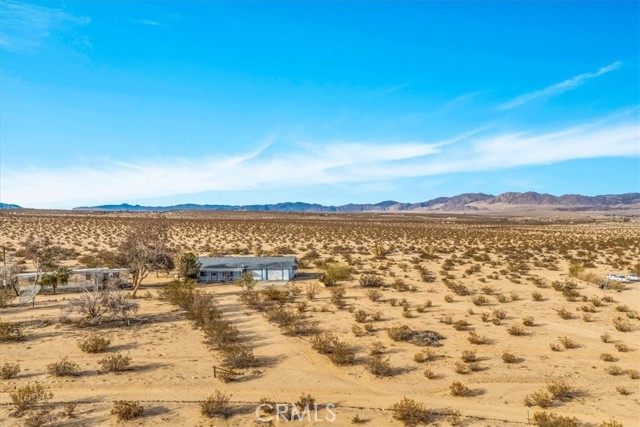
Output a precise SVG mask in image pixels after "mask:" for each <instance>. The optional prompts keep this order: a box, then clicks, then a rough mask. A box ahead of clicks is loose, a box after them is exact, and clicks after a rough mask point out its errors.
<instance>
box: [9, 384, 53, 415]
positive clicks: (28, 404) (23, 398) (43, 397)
mask: <svg viewBox="0 0 640 427" xmlns="http://www.w3.org/2000/svg"><path fill="white" fill-rule="evenodd" d="M9 397H10V398H11V403H12V404H13V405H15V407H16V409H17V410H18V411H19V412H22V411H25V410H27V409H31V408H33V407H35V406H37V405H39V404H42V403H45V402H48V401H49V400H51V398H52V397H53V394H52V393H51V392H50V391H49V390H48V389H46V388H45V387H44V386H43V385H42V384H27V385H25V386H22V387H18V388H16V390H15V391H13V392H12V393H9Z"/></svg>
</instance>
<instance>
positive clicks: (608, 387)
mask: <svg viewBox="0 0 640 427" xmlns="http://www.w3.org/2000/svg"><path fill="white" fill-rule="evenodd" d="M159 220H162V221H165V222H166V223H167V224H168V226H169V227H170V229H171V238H172V242H171V243H172V246H173V247H174V248H175V249H179V250H183V251H185V250H190V251H194V252H196V253H198V254H200V255H209V254H217V255H220V254H229V255H231V254H234V253H247V254H252V253H266V254H276V253H277V254H294V255H296V256H297V257H298V258H299V259H302V260H303V268H301V269H300V271H299V272H300V274H299V276H298V278H297V279H296V280H294V281H292V282H290V283H288V284H287V285H286V286H285V287H283V289H291V288H298V289H300V290H301V291H302V292H301V293H300V294H299V295H297V296H296V297H295V300H294V301H293V302H290V303H288V305H287V306H289V307H290V308H292V309H296V308H297V306H298V304H299V303H302V302H306V307H304V316H305V318H306V319H305V321H307V322H315V323H316V324H317V326H318V328H319V329H320V330H321V331H331V332H333V333H334V334H335V335H337V336H338V337H339V338H340V339H341V340H342V341H345V342H347V343H349V344H350V346H351V348H352V349H353V350H355V356H356V357H355V362H354V363H353V364H350V365H347V366H336V365H334V364H332V363H331V362H330V360H329V358H328V357H327V356H326V355H322V354H319V353H318V352H316V351H315V350H314V349H313V348H312V346H311V343H310V337H309V336H291V335H286V334H285V333H283V330H282V329H281V328H279V327H278V326H277V325H275V324H273V323H270V322H269V321H268V320H267V318H266V316H265V315H264V313H261V312H259V311H256V310H254V309H252V308H250V307H249V306H247V305H246V304H244V303H243V302H242V301H241V300H240V298H239V295H240V292H241V291H242V289H241V287H239V286H237V285H232V284H228V285H207V286H202V285H199V286H198V288H200V289H202V291H203V292H207V293H213V294H215V296H216V298H217V300H218V302H219V305H220V308H221V309H222V310H223V312H224V318H225V319H227V320H229V321H230V322H232V324H233V325H235V326H236V327H237V328H238V329H239V331H240V333H241V336H242V339H243V342H244V343H245V344H246V345H247V346H249V347H250V348H251V349H252V350H253V352H254V354H255V356H256V357H257V358H258V360H259V362H260V366H258V367H257V368H251V369H246V370H240V371H241V373H242V376H241V377H239V378H237V380H236V381H232V382H227V383H224V382H221V381H220V380H219V379H216V378H214V375H213V366H214V365H217V366H220V365H221V364H222V361H221V358H220V354H219V352H217V351H213V350H211V348H210V347H209V345H208V344H207V343H206V342H205V340H204V334H203V332H202V331H201V330H200V329H198V328H196V327H195V326H194V325H193V324H192V323H191V322H190V321H189V320H187V318H186V317H185V313H184V312H183V311H182V310H180V309H179V308H177V307H176V306H173V305H171V304H169V303H168V302H165V301H162V300H160V299H158V298H157V294H158V291H159V290H160V289H161V288H162V287H163V286H164V284H166V283H167V282H168V281H170V280H171V278H172V276H171V275H155V274H152V275H151V276H150V277H149V278H148V280H146V281H145V283H144V286H143V289H141V291H140V292H139V295H142V296H143V297H141V298H139V299H138V303H139V304H140V310H139V311H138V313H137V314H136V315H135V316H134V318H133V319H132V321H131V322H130V324H129V325H128V326H127V325H122V324H111V323H105V324H103V325H100V326H94V327H85V328H81V327H78V326H76V325H74V324H67V323H61V322H60V318H61V314H62V313H63V311H64V309H65V307H66V305H67V302H68V300H69V299H70V298H75V297H77V295H74V294H64V295H41V296H39V297H38V298H37V300H36V304H35V308H31V307H30V306H19V305H17V304H13V305H10V306H8V307H6V308H1V309H0V320H2V321H11V322H20V323H21V324H22V325H23V326H24V329H23V332H24V335H25V339H24V340H23V341H19V342H9V343H2V344H0V345H1V347H0V364H4V363H6V362H18V363H19V364H20V366H21V369H22V370H21V372H20V374H19V375H18V376H17V377H16V378H13V379H9V380H1V381H0V423H1V424H2V425H7V426H13V425H22V423H23V422H24V420H25V418H26V416H22V417H16V416H15V415H14V414H13V412H14V410H13V407H12V405H11V404H10V402H11V399H10V396H9V395H10V393H11V392H13V391H14V390H15V389H16V388H17V387H20V386H23V385H25V384H34V383H40V384H43V385H45V386H46V387H48V388H49V389H50V390H51V391H52V393H53V399H52V402H54V406H55V408H56V409H55V410H54V412H55V411H59V410H60V409H61V408H62V406H63V405H64V402H77V408H76V411H75V412H76V416H75V417H73V418H68V417H59V418H58V420H57V423H58V425H64V426H93V425H116V424H119V423H118V422H117V421H116V420H115V418H114V417H113V416H112V415H110V410H111V408H112V406H113V402H114V401H116V400H135V401H139V402H140V403H141V404H142V405H143V406H144V407H145V412H144V414H143V416H142V417H140V418H136V419H135V420H133V421H131V422H129V424H134V425H185V426H198V425H203V426H205V425H214V426H247V425H254V424H255V425H268V424H257V423H256V417H255V413H254V411H255V408H256V405H257V404H258V402H259V401H260V399H261V398H264V397H269V398H270V400H272V401H274V402H295V401H297V400H298V398H299V397H300V395H301V394H303V393H305V394H306V393H309V394H311V395H312V396H313V397H314V398H315V400H316V402H318V403H320V404H328V403H334V404H336V405H337V408H336V409H335V410H334V411H335V412H336V414H337V418H336V420H335V421H334V422H333V423H331V422H327V421H318V422H314V421H309V420H305V421H303V422H295V423H294V422H287V423H285V422H282V421H281V422H274V423H273V425H283V426H284V425H286V426H291V425H315V426H323V425H324V426H330V425H337V426H348V425H353V424H352V418H353V417H354V416H356V415H358V416H359V417H360V418H362V419H363V420H365V423H363V424H362V425H365V426H395V425H397V426H400V425H402V424H401V423H400V422H399V421H397V420H394V419H393V417H392V415H393V414H392V412H391V411H390V408H391V406H392V405H393V404H395V403H397V402H398V401H400V399H402V397H404V396H406V397H409V398H412V399H415V400H416V401H419V402H422V403H423V404H424V405H425V406H426V408H427V409H428V410H429V411H430V412H431V413H432V417H431V419H432V423H433V425H441V426H448V425H452V422H451V421H454V422H455V420H453V419H451V418H450V417H448V416H447V414H448V413H450V412H451V411H452V410H458V411H459V412H460V414H461V417H460V418H461V423H462V425H469V426H475V425H478V426H517V425H526V424H527V419H528V417H531V416H533V414H534V413H535V412H538V411H542V410H543V409H541V408H539V407H535V406H533V407H527V406H525V404H524V403H523V400H524V399H525V397H526V396H527V395H530V394H531V393H533V392H536V391H538V390H541V389H544V388H545V387H546V385H547V384H548V383H549V382H551V381H553V380H557V379H563V380H565V381H566V382H567V383H568V384H569V385H570V386H571V387H572V388H573V390H574V393H573V396H572V398H571V399H569V400H567V401H556V402H554V404H553V406H552V407H550V408H546V409H544V410H546V411H549V412H553V413H555V414H559V415H564V416H570V417H576V418H578V419H579V420H580V421H581V422H582V423H583V424H582V425H590V426H598V425H600V423H601V422H602V421H606V420H611V419H615V420H617V421H619V422H621V423H622V424H623V425H625V426H637V425H640V419H639V416H638V411H637V408H638V404H639V403H640V390H639V384H640V380H639V379H633V378H631V377H632V376H633V375H632V373H630V371H633V370H638V369H640V366H639V363H638V362H639V361H640V357H639V355H640V346H639V345H638V343H640V320H639V317H638V314H637V313H638V311H639V310H640V290H639V289H638V288H639V287H640V283H630V284H627V285H626V289H624V290H622V291H614V290H601V289H599V288H598V286H597V285H596V284H594V283H591V282H590V281H588V280H583V279H589V276H588V275H584V276H582V279H581V278H571V279H569V278H568V277H567V271H568V266H569V264H570V263H576V264H581V265H585V266H587V267H588V268H587V269H586V270H585V271H586V272H587V273H593V275H592V276H591V277H592V278H593V277H604V275H605V274H606V273H608V272H619V273H628V271H629V270H630V269H631V268H633V266H635V265H636V264H637V263H638V262H640V224H638V223H635V222H614V221H611V220H607V219H606V218H600V219H598V220H593V219H588V218H585V217H582V218H577V219H573V220H568V219H562V220H546V221H540V220H534V219H531V218H529V219H523V218H521V219H518V218H513V217H512V218H509V219H504V218H488V217H486V218H482V217H471V216H461V217H442V216H426V215H375V214H369V215H314V214H305V215H303V214H253V213H168V214H164V215H156V214H91V213H86V212H83V213H77V214H76V213H69V212H67V213H62V212H37V211H35V212H28V213H20V214H17V213H0V244H2V245H6V246H8V247H9V249H14V250H16V249H19V248H20V242H21V241H24V239H26V237H27V236H28V234H29V233H30V232H35V233H38V234H40V235H48V236H50V237H51V238H52V239H53V241H54V242H55V243H56V244H60V245H63V246H65V247H67V248H73V249H75V250H76V251H77V252H78V256H79V255H82V254H88V253H94V252H96V251H97V250H99V249H105V250H114V249H115V248H116V247H117V245H118V242H119V241H120V240H121V239H122V237H123V236H124V235H125V234H126V232H127V230H128V229H129V228H130V227H135V225H136V224H138V223H140V222H142V221H159ZM376 245H378V246H379V247H383V248H384V249H385V251H386V252H388V253H387V254H385V255H384V256H382V257H374V256H372V254H371V249H372V248H373V247H375V246H376ZM319 260H320V261H325V262H337V263H343V264H347V265H349V266H350V268H351V270H352V278H351V279H350V280H346V281H343V282H340V283H339V284H340V285H343V286H344V287H345V290H346V295H345V300H344V302H345V306H344V307H343V308H338V307H337V306H336V305H335V304H333V303H332V301H331V295H332V293H331V289H329V288H324V287H322V288H321V289H320V291H319V293H318V295H317V296H316V297H315V298H314V299H313V300H309V299H307V297H306V296H305V290H306V289H307V288H308V287H309V286H310V285H314V284H318V283H319V282H318V277H319V276H320V274H321V270H320V269H319V268H317V265H321V264H319V263H318V261H319ZM74 263H76V261H75V260H66V261H65V264H68V265H71V264H74ZM26 265H27V267H29V266H30V264H29V262H28V260H27V264H26ZM425 272H429V273H431V274H432V275H433V279H430V278H429V277H428V276H429V274H425ZM363 274H371V275H376V276H379V277H381V278H382V279H383V280H384V282H385V286H384V288H383V289H382V290H381V292H382V297H381V299H380V300H378V301H372V300H371V299H370V298H368V297H367V291H368V290H369V289H367V288H364V287H362V286H360V284H359V278H360V277H361V275H363ZM397 279H401V280H402V281H403V282H404V283H405V284H406V285H407V286H408V287H409V288H413V289H408V290H402V289H400V287H398V286H396V287H394V286H392V285H393V283H394V282H395V281H396V280H397ZM567 280H570V281H571V282H572V283H575V284H576V285H577V288H576V290H577V291H578V292H579V296H577V297H574V298H567V297H566V295H563V293H562V292H561V291H558V290H556V287H558V283H556V286H554V285H553V283H554V282H560V283H565V282H566V281H567ZM461 287H464V288H466V290H467V292H466V293H467V295H464V294H465V292H464V291H462V292H460V289H461ZM147 291H148V292H147ZM536 292H538V293H540V294H541V299H540V300H539V301H537V300H534V298H532V294H533V293H536ZM459 293H460V294H459ZM480 296H482V297H484V299H485V301H481V298H478V297H480ZM445 298H446V299H445ZM603 298H604V299H605V300H604V301H603ZM403 299H405V300H406V303H404V305H405V306H407V310H404V309H403V307H402V300H403ZM607 299H608V300H609V301H608V302H607V301H606V300H607ZM474 300H475V302H474ZM394 301H395V302H394ZM428 301H430V305H429V303H428ZM594 301H596V303H594ZM598 301H599V302H601V304H600V303H597V302H598ZM477 303H480V304H477ZM424 304H426V306H425V307H424V309H420V310H419V308H420V306H421V305H424ZM563 308H564V309H566V311H568V312H569V313H570V314H571V318H570V319H563V318H562V317H561V316H559V315H558V312H557V311H558V310H560V309H563ZM359 309H362V310H364V311H365V312H367V313H368V314H369V315H370V316H371V315H372V314H373V313H375V312H380V314H381V318H380V320H371V318H369V320H368V322H371V323H372V325H373V329H372V331H371V332H366V333H364V335H363V336H356V335H355V334H354V332H353V331H352V327H353V325H354V324H356V321H355V320H354V313H355V312H356V311H357V310H359ZM496 310H498V311H496ZM584 310H588V312H587V311H584ZM499 311H503V312H504V313H505V317H504V319H502V320H500V321H495V322H494V321H493V317H492V316H491V315H490V313H497V312H499ZM406 313H409V314H406ZM483 314H484V315H485V318H486V319H485V320H487V321H484V320H483ZM528 317H532V318H533V325H532V326H524V325H523V320H524V319H526V318H528ZM617 317H622V318H623V319H624V322H625V324H628V325H630V327H631V331H628V332H622V331H618V330H617V329H616V328H615V327H614V323H613V321H614V319H615V318H617ZM460 320H464V321H466V322H468V326H466V327H464V328H462V329H461V330H457V329H456V328H454V325H455V322H456V321H460ZM397 324H403V325H407V326H409V327H410V328H411V329H413V330H416V331H422V330H431V331H436V332H438V333H440V334H441V335H442V336H444V339H443V340H441V341H440V345H439V346H436V347H420V346H417V345H415V344H412V343H409V342H403V341H393V340H392V339H391V338H390V337H389V336H388V333H387V329H388V328H389V327H392V326H394V325H397ZM360 325H362V324H360ZM513 325H520V326H521V327H522V329H523V330H524V331H525V335H523V336H513V335H510V334H509V333H508V332H507V329H508V328H509V327H511V326H513ZM89 332H96V333H100V334H105V335H107V336H109V337H110V338H111V339H112V345H111V347H110V348H109V350H108V351H107V353H106V354H110V353H122V354H127V355H129V356H130V357H131V360H132V363H131V369H130V370H128V371H126V372H124V373H121V374H118V375H116V374H101V373H100V372H99V365H98V360H99V359H101V358H102V357H104V354H87V353H84V352H82V351H81V350H80V349H79V348H78V346H77V342H78V340H79V339H81V338H82V337H84V336H86V335H87V334H88V333H89ZM470 333H475V334H477V335H479V336H481V337H486V340H487V342H486V343H485V344H480V345H478V344H472V343H471V342H470V341H469V340H468V338H469V336H470ZM603 334H609V335H610V337H611V338H610V342H603V341H602V340H601V335H603ZM561 337H568V338H570V339H571V340H573V341H574V342H575V343H577V345H578V347H577V348H564V347H563V346H562V345H560V351H553V350H552V348H551V344H559V338H561ZM375 342H380V343H382V344H383V345H384V346H385V347H386V350H385V357H388V358H389V363H390V365H391V367H392V368H393V372H392V375H390V376H385V377H376V376H374V375H372V374H371V373H370V372H369V371H368V370H367V369H366V363H365V362H366V359H367V357H368V351H369V349H370V348H371V346H372V344H373V343H375ZM616 344H625V345H626V346H628V347H629V350H628V351H618V350H617V348H616ZM426 348H430V349H432V350H433V351H434V352H435V353H436V354H437V355H438V357H437V358H435V359H434V360H432V361H426V362H421V363H419V362H416V361H415V360H414V356H415V355H416V353H419V352H421V351H423V350H425V349H426ZM465 350H475V351H476V352H477V363H478V366H477V368H478V369H477V370H475V371H472V372H470V373H466V374H465V373H457V372H456V371H455V370H454V369H455V367H456V363H457V362H460V360H461V359H460V356H461V353H462V352H463V351H465ZM505 351H508V352H511V353H513V354H514V355H515V356H516V361H515V363H505V362H503V360H502V355H503V353H504V352H505ZM602 353H609V354H611V355H612V356H613V358H614V361H612V362H606V361H604V360H602V359H601V354H602ZM64 356H68V357H69V359H70V360H72V361H74V362H76V363H78V364H79V365H80V368H81V372H80V375H78V376H75V377H60V378H59V377H52V376H50V375H49V374H48V373H47V369H46V366H47V364H49V363H51V362H55V361H58V360H60V359H61V358H62V357H64ZM460 363H463V364H464V362H460ZM610 366H618V367H619V368H620V370H621V372H622V373H621V374H620V375H611V374H610V373H608V372H607V370H606V369H607V368H609V367H610ZM426 369H429V370H431V371H432V372H433V374H434V378H432V379H429V378H427V377H426V376H425V375H424V371H425V370H426ZM454 381H460V382H462V383H463V384H464V385H466V386H467V387H468V388H469V390H470V391H469V393H468V395H466V396H452V395H451V393H450V388H449V387H450V385H451V384H452V383H453V382H454ZM622 388H624V389H626V390H627V391H628V392H629V394H622V393H620V391H619V390H622ZM215 390H221V391H224V392H226V393H230V394H231V395H232V398H231V400H232V402H233V408H234V413H233V415H232V416H231V417H230V418H228V419H225V420H222V419H208V418H205V417H203V416H202V415H201V414H200V407H199V402H200V401H202V400H204V399H205V398H206V397H207V396H209V395H211V394H212V393H214V392H215ZM326 415H328V414H327V413H326V412H324V411H321V412H320V414H319V417H321V418H322V417H324V416H326Z"/></svg>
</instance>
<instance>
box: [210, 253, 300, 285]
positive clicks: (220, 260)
mask: <svg viewBox="0 0 640 427" xmlns="http://www.w3.org/2000/svg"><path fill="white" fill-rule="evenodd" d="M198 261H199V262H200V272H199V273H198V282H206V283H210V282H232V281H234V280H238V279H239V278H240V276H242V274H243V273H246V272H249V273H251V275H252V276H253V278H254V279H255V280H266V281H284V282H286V281H288V280H291V279H293V278H294V277H295V275H296V270H297V260H296V257H293V256H277V257H201V258H198Z"/></svg>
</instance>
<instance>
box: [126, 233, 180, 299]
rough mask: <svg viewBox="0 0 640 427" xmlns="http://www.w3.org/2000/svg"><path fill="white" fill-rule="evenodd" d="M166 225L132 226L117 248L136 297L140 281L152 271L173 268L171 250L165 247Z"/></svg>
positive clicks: (166, 238)
mask: <svg viewBox="0 0 640 427" xmlns="http://www.w3.org/2000/svg"><path fill="white" fill-rule="evenodd" d="M167 240H168V232H167V227H166V226H165V225H164V224H162V223H152V222H148V223H144V224H141V225H138V226H136V227H135V228H132V229H131V230H130V231H129V233H128V235H127V236H126V237H125V239H124V241H123V242H122V243H121V244H120V247H119V249H118V260H119V264H120V265H121V266H122V267H125V268H127V270H129V274H130V275H131V281H132V285H133V297H134V298H135V297H136V293H137V292H138V288H139V287H140V284H141V283H142V281H143V280H144V279H145V278H146V277H147V276H148V275H149V273H151V272H153V271H160V270H166V271H170V270H172V269H173V268H174V261H173V256H172V253H171V250H170V249H169V248H168V247H167V245H166V242H167Z"/></svg>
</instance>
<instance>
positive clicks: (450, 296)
mask: <svg viewBox="0 0 640 427" xmlns="http://www.w3.org/2000/svg"><path fill="white" fill-rule="evenodd" d="M444 300H445V302H453V296H452V295H445V296H444Z"/></svg>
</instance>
